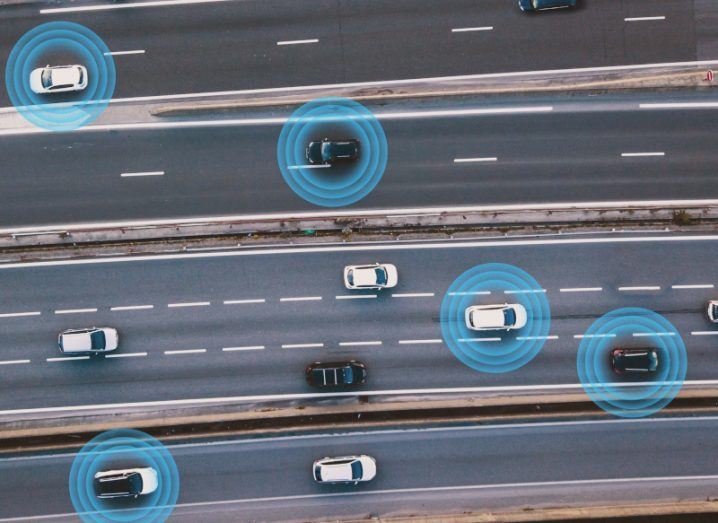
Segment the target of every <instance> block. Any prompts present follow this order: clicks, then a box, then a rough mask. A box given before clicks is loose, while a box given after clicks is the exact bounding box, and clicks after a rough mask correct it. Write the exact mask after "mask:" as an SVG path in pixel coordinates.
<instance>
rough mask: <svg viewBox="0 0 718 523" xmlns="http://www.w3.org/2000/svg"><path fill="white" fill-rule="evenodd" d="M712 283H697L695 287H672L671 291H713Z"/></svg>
mask: <svg viewBox="0 0 718 523" xmlns="http://www.w3.org/2000/svg"><path fill="white" fill-rule="evenodd" d="M712 288H713V284H712V283H697V284H695V285H671V289H712Z"/></svg>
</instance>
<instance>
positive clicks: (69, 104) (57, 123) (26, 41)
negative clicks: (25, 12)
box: [5, 22, 117, 131]
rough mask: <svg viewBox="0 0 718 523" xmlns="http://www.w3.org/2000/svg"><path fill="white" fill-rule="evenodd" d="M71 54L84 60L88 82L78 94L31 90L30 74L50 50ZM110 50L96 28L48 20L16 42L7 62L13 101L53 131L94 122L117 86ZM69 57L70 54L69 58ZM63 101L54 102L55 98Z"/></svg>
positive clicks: (29, 117)
mask: <svg viewBox="0 0 718 523" xmlns="http://www.w3.org/2000/svg"><path fill="white" fill-rule="evenodd" d="M57 53H62V54H63V55H65V56H71V60H72V62H68V63H62V64H57V63H55V64H49V65H74V64H77V65H84V66H85V67H86V68H87V87H86V88H85V89H84V90H82V91H79V92H76V93H67V94H62V95H58V94H50V95H45V94H37V93H35V92H33V91H32V89H30V73H31V72H32V71H33V70H34V69H36V68H38V67H44V66H46V65H48V61H49V57H48V55H50V54H57ZM109 53H110V50H109V48H108V47H107V45H105V43H104V42H103V41H102V39H101V38H100V37H99V36H97V35H96V34H95V33H94V32H93V31H91V30H90V29H88V28H87V27H85V26H83V25H80V24H76V23H74V22H48V23H45V24H41V25H39V26H37V27H35V28H33V29H31V30H30V31H28V32H27V33H25V34H24V35H23V36H22V37H21V38H20V39H19V40H18V41H17V43H16V44H15V46H14V47H13V48H12V51H11V52H10V56H9V57H8V61H7V64H6V66H5V86H6V87H7V91H8V95H9V97H10V101H11V102H12V104H13V106H14V107H15V109H17V111H18V112H19V113H20V114H21V115H22V116H23V117H24V118H25V119H26V120H27V121H29V122H30V123H32V124H33V125H36V126H37V127H41V128H43V129H48V130H50V131H71V130H74V129H78V128H80V127H82V126H83V125H87V124H88V123H90V122H92V121H94V120H95V119H96V118H97V117H98V116H99V115H100V114H102V112H103V111H104V110H105V108H106V107H107V104H108V103H109V101H110V99H111V98H112V95H113V93H114V91H115V81H116V76H117V74H116V71H115V62H114V59H113V58H112V55H110V54H109ZM67 60H70V58H67ZM58 96H60V97H62V99H63V100H64V101H62V102H59V103H58V102H56V103H53V98H56V97H58Z"/></svg>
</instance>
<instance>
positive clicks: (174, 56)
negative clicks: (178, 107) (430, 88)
mask: <svg viewBox="0 0 718 523" xmlns="http://www.w3.org/2000/svg"><path fill="white" fill-rule="evenodd" d="M137 4H141V2H123V3H122V4H116V5H114V6H112V5H110V6H109V7H110V8H112V9H110V10H102V11H83V10H82V8H83V7H87V6H92V5H105V6H106V5H107V4H106V3H104V2H73V3H72V5H69V4H67V5H64V4H63V3H60V4H59V5H58V4H57V3H54V2H47V3H42V2H37V3H32V4H29V5H19V6H6V7H3V8H2V9H3V11H2V16H1V17H0V32H1V33H2V35H3V38H2V42H1V43H0V66H1V67H2V70H4V68H5V61H6V60H7V57H8V55H9V54H10V50H11V49H12V46H13V45H14V43H15V42H16V41H17V40H18V39H19V38H20V36H21V35H22V34H24V33H25V32H26V31H28V30H29V29H31V28H32V27H34V26H36V25H39V24H40V23H45V22H50V21H55V20H67V21H71V22H78V23H81V24H83V25H85V26H87V27H89V28H90V29H92V30H93V31H95V32H96V33H97V34H98V35H99V36H100V37H101V38H102V39H103V40H104V41H105V43H106V44H107V45H108V47H109V49H110V51H111V52H120V53H126V52H130V51H132V52H134V53H132V54H120V55H117V56H115V57H114V59H115V63H116V67H117V88H116V91H115V96H116V97H122V98H124V97H137V96H157V95H168V94H179V93H190V92H205V91H224V90H235V89H251V88H265V87H280V86H289V85H309V84H332V83H344V82H363V81H373V80H393V79H400V78H414V77H427V76H430V77H434V76H445V75H457V74H474V73H482V72H500V71H516V70H526V69H531V70H534V69H553V68H568V67H597V66H603V65H618V64H638V63H654V62H671V61H691V60H696V59H705V58H703V56H704V55H706V53H708V52H709V51H708V50H704V47H705V45H707V43H710V42H711V41H712V39H713V38H715V34H716V29H715V27H713V28H712V29H711V28H710V25H707V24H705V22H704V19H705V18H706V17H705V15H704V11H707V10H708V9H709V7H708V6H703V7H702V6H701V5H700V4H698V5H694V2H693V1H691V0H639V1H632V2H615V1H613V0H591V1H586V2H584V5H583V6H582V7H581V8H579V9H576V10H573V11H570V12H559V13H551V15H550V16H530V15H526V14H524V13H521V12H520V11H519V9H518V7H517V5H516V2H515V1H513V0H510V1H505V0H481V1H480V2H476V1H473V0H444V1H442V2H435V1H433V0H401V1H396V0H380V1H371V2H365V1H362V0H308V1H302V2H296V1H286V0H285V1H276V0H275V1H271V2H268V1H264V0H243V1H229V2H220V3H209V4H204V3H199V4H191V5H188V4H185V3H182V2H179V3H177V4H175V5H162V6H158V7H142V8H134V7H132V6H136V5H137ZM67 7H71V8H72V9H71V10H70V12H67V11H64V10H63V8H67ZM118 7H119V9H117V8H118ZM55 9H59V11H53V10H55ZM76 9H80V11H79V12H73V10H76ZM45 10H48V11H45ZM652 16H662V17H664V19H661V20H636V21H630V20H629V21H626V18H629V19H630V18H642V17H652ZM479 28H481V29H482V30H477V29H479ZM488 28H491V29H488ZM699 28H702V29H701V30H697V29H699ZM470 29H474V30H470ZM419 34H420V35H421V37H420V38H417V35H419ZM709 58H715V56H711V57H709ZM1 92H2V95H1V96H0V105H2V106H7V105H9V100H8V98H7V94H6V93H5V91H4V90H2V91H1Z"/></svg>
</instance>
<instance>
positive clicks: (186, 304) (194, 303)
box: [167, 301, 210, 308]
mask: <svg viewBox="0 0 718 523" xmlns="http://www.w3.org/2000/svg"><path fill="white" fill-rule="evenodd" d="M209 304H210V302H208V301H191V302H183V303H168V304H167V307H170V308H176V307H206V306H207V305H209Z"/></svg>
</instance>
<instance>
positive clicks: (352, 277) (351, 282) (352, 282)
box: [347, 269, 354, 285]
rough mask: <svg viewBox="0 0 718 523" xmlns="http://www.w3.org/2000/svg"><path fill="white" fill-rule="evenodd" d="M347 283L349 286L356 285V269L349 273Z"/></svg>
mask: <svg viewBox="0 0 718 523" xmlns="http://www.w3.org/2000/svg"><path fill="white" fill-rule="evenodd" d="M347 281H348V282H349V285H354V269H352V270H350V271H348V272H347Z"/></svg>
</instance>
